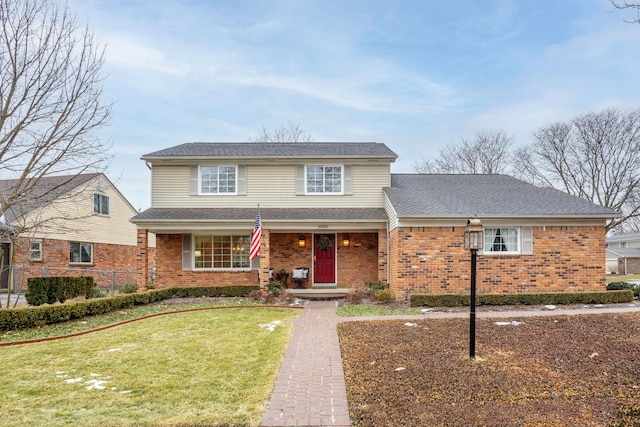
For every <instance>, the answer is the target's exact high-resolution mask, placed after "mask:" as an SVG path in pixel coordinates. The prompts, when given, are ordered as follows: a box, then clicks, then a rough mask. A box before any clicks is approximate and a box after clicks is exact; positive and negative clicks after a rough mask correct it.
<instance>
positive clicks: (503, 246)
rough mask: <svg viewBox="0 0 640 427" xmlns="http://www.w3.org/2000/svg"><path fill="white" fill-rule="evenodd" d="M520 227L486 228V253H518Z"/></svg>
mask: <svg viewBox="0 0 640 427" xmlns="http://www.w3.org/2000/svg"><path fill="white" fill-rule="evenodd" d="M518 239H519V235H518V228H517V227H511V228H485V229H484V253H492V252H493V253H495V252H499V253H502V254H504V253H507V254H517V253H519V252H520V244H519V241H518Z"/></svg>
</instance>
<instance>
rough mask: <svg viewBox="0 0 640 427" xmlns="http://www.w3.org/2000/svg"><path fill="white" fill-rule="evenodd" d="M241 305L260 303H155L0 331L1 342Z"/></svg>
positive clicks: (238, 301)
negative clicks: (180, 311)
mask: <svg viewBox="0 0 640 427" xmlns="http://www.w3.org/2000/svg"><path fill="white" fill-rule="evenodd" d="M239 305H243V306H244V305H259V304H258V303H256V302H253V301H247V300H243V299H228V300H223V301H219V302H205V303H198V304H174V305H169V304H154V305H145V306H138V307H133V308H129V309H123V310H118V311H114V312H111V313H107V314H102V315H98V316H90V317H86V318H84V319H82V320H73V321H70V322H64V323H57V324H53V325H45V326H41V327H38V328H32V329H23V330H16V331H0V342H6V341H23V340H29V339H37V338H45V337H52V336H60V335H67V334H72V333H77V332H82V331H88V330H91V329H95V328H99V327H102V326H107V325H111V324H114V323H118V322H123V321H125V320H130V319H139V318H141V317H144V316H148V315H151V314H157V313H166V312H173V311H179V310H186V309H191V308H206V307H218V306H225V307H226V306H239Z"/></svg>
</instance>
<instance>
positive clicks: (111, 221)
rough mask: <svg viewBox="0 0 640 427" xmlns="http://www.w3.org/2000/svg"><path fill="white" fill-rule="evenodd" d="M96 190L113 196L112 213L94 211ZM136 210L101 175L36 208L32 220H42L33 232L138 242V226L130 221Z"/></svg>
mask: <svg viewBox="0 0 640 427" xmlns="http://www.w3.org/2000/svg"><path fill="white" fill-rule="evenodd" d="M101 179H102V180H103V181H104V186H103V188H104V191H100V180H101ZM94 193H98V194H103V195H106V196H108V197H109V215H94V214H93V195H94ZM135 214H136V212H135V211H134V210H133V209H132V208H131V206H130V205H129V204H128V203H127V202H126V201H125V200H124V199H123V198H122V196H121V195H120V193H119V192H118V191H117V190H115V189H114V188H113V187H112V186H111V184H110V183H109V181H108V180H105V179H104V178H101V177H97V178H95V179H93V180H91V181H89V182H88V183H86V184H83V185H82V186H80V187H78V188H77V189H75V190H73V191H72V192H70V193H67V194H66V195H65V196H63V197H60V198H58V199H57V200H55V201H54V202H52V203H50V204H48V205H47V206H45V207H44V208H42V209H39V210H36V211H34V212H33V214H32V215H31V216H30V221H32V223H38V224H40V225H39V226H38V227H37V229H36V231H35V232H34V233H33V234H34V237H36V238H49V239H60V240H69V241H80V242H91V243H107V244H117V245H131V246H135V245H136V243H137V237H136V226H135V224H133V223H132V222H130V221H129V219H130V218H131V217H133V216H134V215H135Z"/></svg>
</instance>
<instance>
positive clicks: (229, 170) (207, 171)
mask: <svg viewBox="0 0 640 427" xmlns="http://www.w3.org/2000/svg"><path fill="white" fill-rule="evenodd" d="M236 176H237V169H236V166H200V177H199V178H200V194H235V193H236Z"/></svg>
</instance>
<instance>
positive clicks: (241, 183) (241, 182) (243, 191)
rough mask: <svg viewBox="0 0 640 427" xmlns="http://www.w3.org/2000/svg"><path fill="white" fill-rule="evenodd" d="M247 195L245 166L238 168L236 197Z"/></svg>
mask: <svg viewBox="0 0 640 427" xmlns="http://www.w3.org/2000/svg"><path fill="white" fill-rule="evenodd" d="M246 195H247V167H246V166H245V165H239V166H238V196H246Z"/></svg>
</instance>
